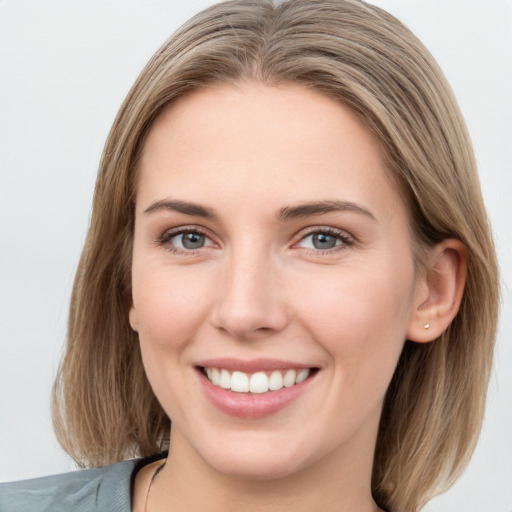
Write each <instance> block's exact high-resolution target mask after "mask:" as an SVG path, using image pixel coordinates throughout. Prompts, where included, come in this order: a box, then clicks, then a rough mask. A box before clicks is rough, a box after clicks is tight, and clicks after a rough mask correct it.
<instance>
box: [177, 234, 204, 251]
mask: <svg viewBox="0 0 512 512" xmlns="http://www.w3.org/2000/svg"><path fill="white" fill-rule="evenodd" d="M182 243H183V247H185V249H199V248H200V247H202V246H203V245H204V235H201V234H199V233H186V234H184V235H183V238H182Z"/></svg>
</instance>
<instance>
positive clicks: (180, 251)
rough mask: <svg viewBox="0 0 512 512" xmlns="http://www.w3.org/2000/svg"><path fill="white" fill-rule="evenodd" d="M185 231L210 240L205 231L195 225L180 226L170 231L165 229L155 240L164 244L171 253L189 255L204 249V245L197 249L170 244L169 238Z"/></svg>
mask: <svg viewBox="0 0 512 512" xmlns="http://www.w3.org/2000/svg"><path fill="white" fill-rule="evenodd" d="M186 233H190V234H195V235H201V236H204V237H205V238H207V239H208V240H210V241H211V238H210V237H209V236H208V234H207V232H206V231H205V230H203V229H201V228H199V227H197V226H182V227H179V228H176V229H173V230H171V231H166V232H165V233H164V234H163V235H162V236H161V237H160V238H158V240H157V242H158V245H160V246H165V247H166V248H167V250H168V251H169V252H172V253H173V254H177V255H180V256H189V255H194V254H197V253H198V251H200V250H201V249H204V247H200V248H199V249H197V250H194V249H180V248H179V247H176V246H175V245H173V244H171V240H172V239H173V238H174V237H176V236H179V235H183V234H186Z"/></svg>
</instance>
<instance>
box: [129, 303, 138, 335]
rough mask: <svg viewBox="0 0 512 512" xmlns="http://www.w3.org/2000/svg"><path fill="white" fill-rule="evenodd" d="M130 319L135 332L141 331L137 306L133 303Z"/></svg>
mask: <svg viewBox="0 0 512 512" xmlns="http://www.w3.org/2000/svg"><path fill="white" fill-rule="evenodd" d="M128 319H129V321H130V326H131V328H132V329H133V330H134V331H135V332H139V324H138V321H137V311H135V306H134V305H133V300H132V304H131V306H130V312H129V313H128Z"/></svg>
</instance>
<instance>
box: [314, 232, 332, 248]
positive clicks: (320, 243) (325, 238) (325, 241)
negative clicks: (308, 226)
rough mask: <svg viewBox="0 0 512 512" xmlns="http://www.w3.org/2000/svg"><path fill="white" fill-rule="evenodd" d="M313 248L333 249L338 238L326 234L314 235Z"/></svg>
mask: <svg viewBox="0 0 512 512" xmlns="http://www.w3.org/2000/svg"><path fill="white" fill-rule="evenodd" d="M313 246H314V247H315V249H332V248H333V247H335V246H336V238H335V237H334V236H331V235H326V234H325V233H316V234H314V235H313Z"/></svg>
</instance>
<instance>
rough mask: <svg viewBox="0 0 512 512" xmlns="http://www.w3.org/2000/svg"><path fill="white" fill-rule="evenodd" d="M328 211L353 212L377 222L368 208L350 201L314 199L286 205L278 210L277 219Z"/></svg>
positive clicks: (294, 217) (319, 213) (307, 215)
mask: <svg viewBox="0 0 512 512" xmlns="http://www.w3.org/2000/svg"><path fill="white" fill-rule="evenodd" d="M330 212H355V213H359V214H361V215H364V216H365V217H368V218H369V219H371V220H373V221H375V222H377V219H376V218H375V216H374V215H373V213H372V212H371V211H370V210H368V209H366V208H365V207H364V206H361V205H359V204H357V203H353V202H351V201H315V202H311V203H301V204H298V205H297V206H286V207H285V208H282V209H281V210H280V211H279V220H287V219H298V218H301V217H309V216H312V215H322V214H324V213H330Z"/></svg>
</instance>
